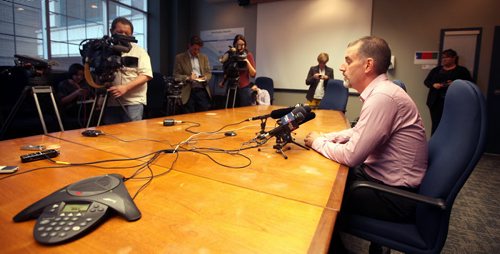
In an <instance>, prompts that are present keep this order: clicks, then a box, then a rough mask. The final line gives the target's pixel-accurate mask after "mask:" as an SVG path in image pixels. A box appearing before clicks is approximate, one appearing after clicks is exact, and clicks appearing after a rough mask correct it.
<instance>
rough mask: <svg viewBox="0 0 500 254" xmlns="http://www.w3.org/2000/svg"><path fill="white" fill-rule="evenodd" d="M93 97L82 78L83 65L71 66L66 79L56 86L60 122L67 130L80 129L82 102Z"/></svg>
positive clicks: (82, 118)
mask: <svg viewBox="0 0 500 254" xmlns="http://www.w3.org/2000/svg"><path fill="white" fill-rule="evenodd" d="M93 96H94V94H93V91H92V89H91V88H90V86H89V85H88V84H87V82H86V81H85V79H84V77H83V65H81V64H78V63H75V64H72V65H71V66H70V67H69V69H68V79H65V80H63V81H61V82H60V83H59V84H58V86H57V97H58V99H59V107H60V108H61V115H62V120H63V121H64V124H65V127H66V128H67V129H76V128H82V127H83V126H84V125H85V123H84V122H85V116H86V114H85V113H86V112H85V110H86V107H84V106H85V105H84V104H83V102H85V101H86V100H89V99H92V98H93ZM78 102H80V103H78Z"/></svg>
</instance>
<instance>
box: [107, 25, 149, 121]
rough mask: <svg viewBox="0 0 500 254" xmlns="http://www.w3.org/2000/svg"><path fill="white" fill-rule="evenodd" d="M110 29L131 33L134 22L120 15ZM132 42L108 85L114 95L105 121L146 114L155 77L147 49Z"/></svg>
mask: <svg viewBox="0 0 500 254" xmlns="http://www.w3.org/2000/svg"><path fill="white" fill-rule="evenodd" d="M110 31H111V34H121V35H126V36H132V33H133V31H134V26H133V25H132V23H131V22H130V21H129V20H128V19H126V18H124V17H117V18H115V19H114V20H113V22H112V23H111V29H110ZM131 45H132V49H131V50H130V51H129V52H128V53H123V54H122V62H123V67H122V68H120V70H119V71H118V72H117V73H116V78H115V79H114V81H113V82H112V86H111V87H109V88H108V89H107V91H108V92H109V94H110V95H112V97H113V98H110V99H109V100H108V102H107V107H106V110H105V114H104V117H103V122H104V123H105V124H113V123H121V122H129V121H138V120H142V117H143V112H144V105H146V103H147V102H146V98H147V96H146V92H147V82H148V81H149V80H151V79H152V78H153V71H152V69H151V61H150V59H149V55H148V53H147V52H146V51H145V50H144V49H143V48H141V47H140V46H139V45H137V44H135V43H131ZM120 103H121V104H122V105H123V106H124V108H125V109H126V112H125V110H124V109H123V108H122V107H121V105H120Z"/></svg>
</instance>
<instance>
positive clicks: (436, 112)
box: [424, 49, 472, 134]
mask: <svg viewBox="0 0 500 254" xmlns="http://www.w3.org/2000/svg"><path fill="white" fill-rule="evenodd" d="M455 79H463V80H469V81H472V78H471V75H470V72H469V70H467V68H465V67H463V66H460V65H458V56H457V52H456V51H455V50H453V49H447V50H444V51H443V52H442V53H441V65H439V66H436V67H434V68H433V69H432V70H431V71H430V72H429V74H428V75H427V77H426V78H425V80H424V84H425V86H427V87H428V88H429V93H428V94H427V107H429V111H430V113H431V121H432V131H431V134H434V132H435V131H436V129H437V127H438V125H439V121H440V120H441V116H442V115H443V107H444V98H445V96H446V91H448V86H450V85H451V82H453V81H454V80H455Z"/></svg>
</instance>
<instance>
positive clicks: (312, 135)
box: [304, 131, 321, 147]
mask: <svg viewBox="0 0 500 254" xmlns="http://www.w3.org/2000/svg"><path fill="white" fill-rule="evenodd" d="M319 136H321V134H320V133H319V132H316V131H313V132H310V133H309V134H307V136H306V138H305V139H304V143H305V144H306V146H309V147H311V146H312V144H313V143H314V140H316V139H317V138H318V137H319Z"/></svg>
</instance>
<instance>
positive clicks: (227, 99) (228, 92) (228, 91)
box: [226, 87, 231, 108]
mask: <svg viewBox="0 0 500 254" xmlns="http://www.w3.org/2000/svg"><path fill="white" fill-rule="evenodd" d="M230 94H231V88H229V87H228V88H227V95H226V108H227V104H228V103H229V95H230Z"/></svg>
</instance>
